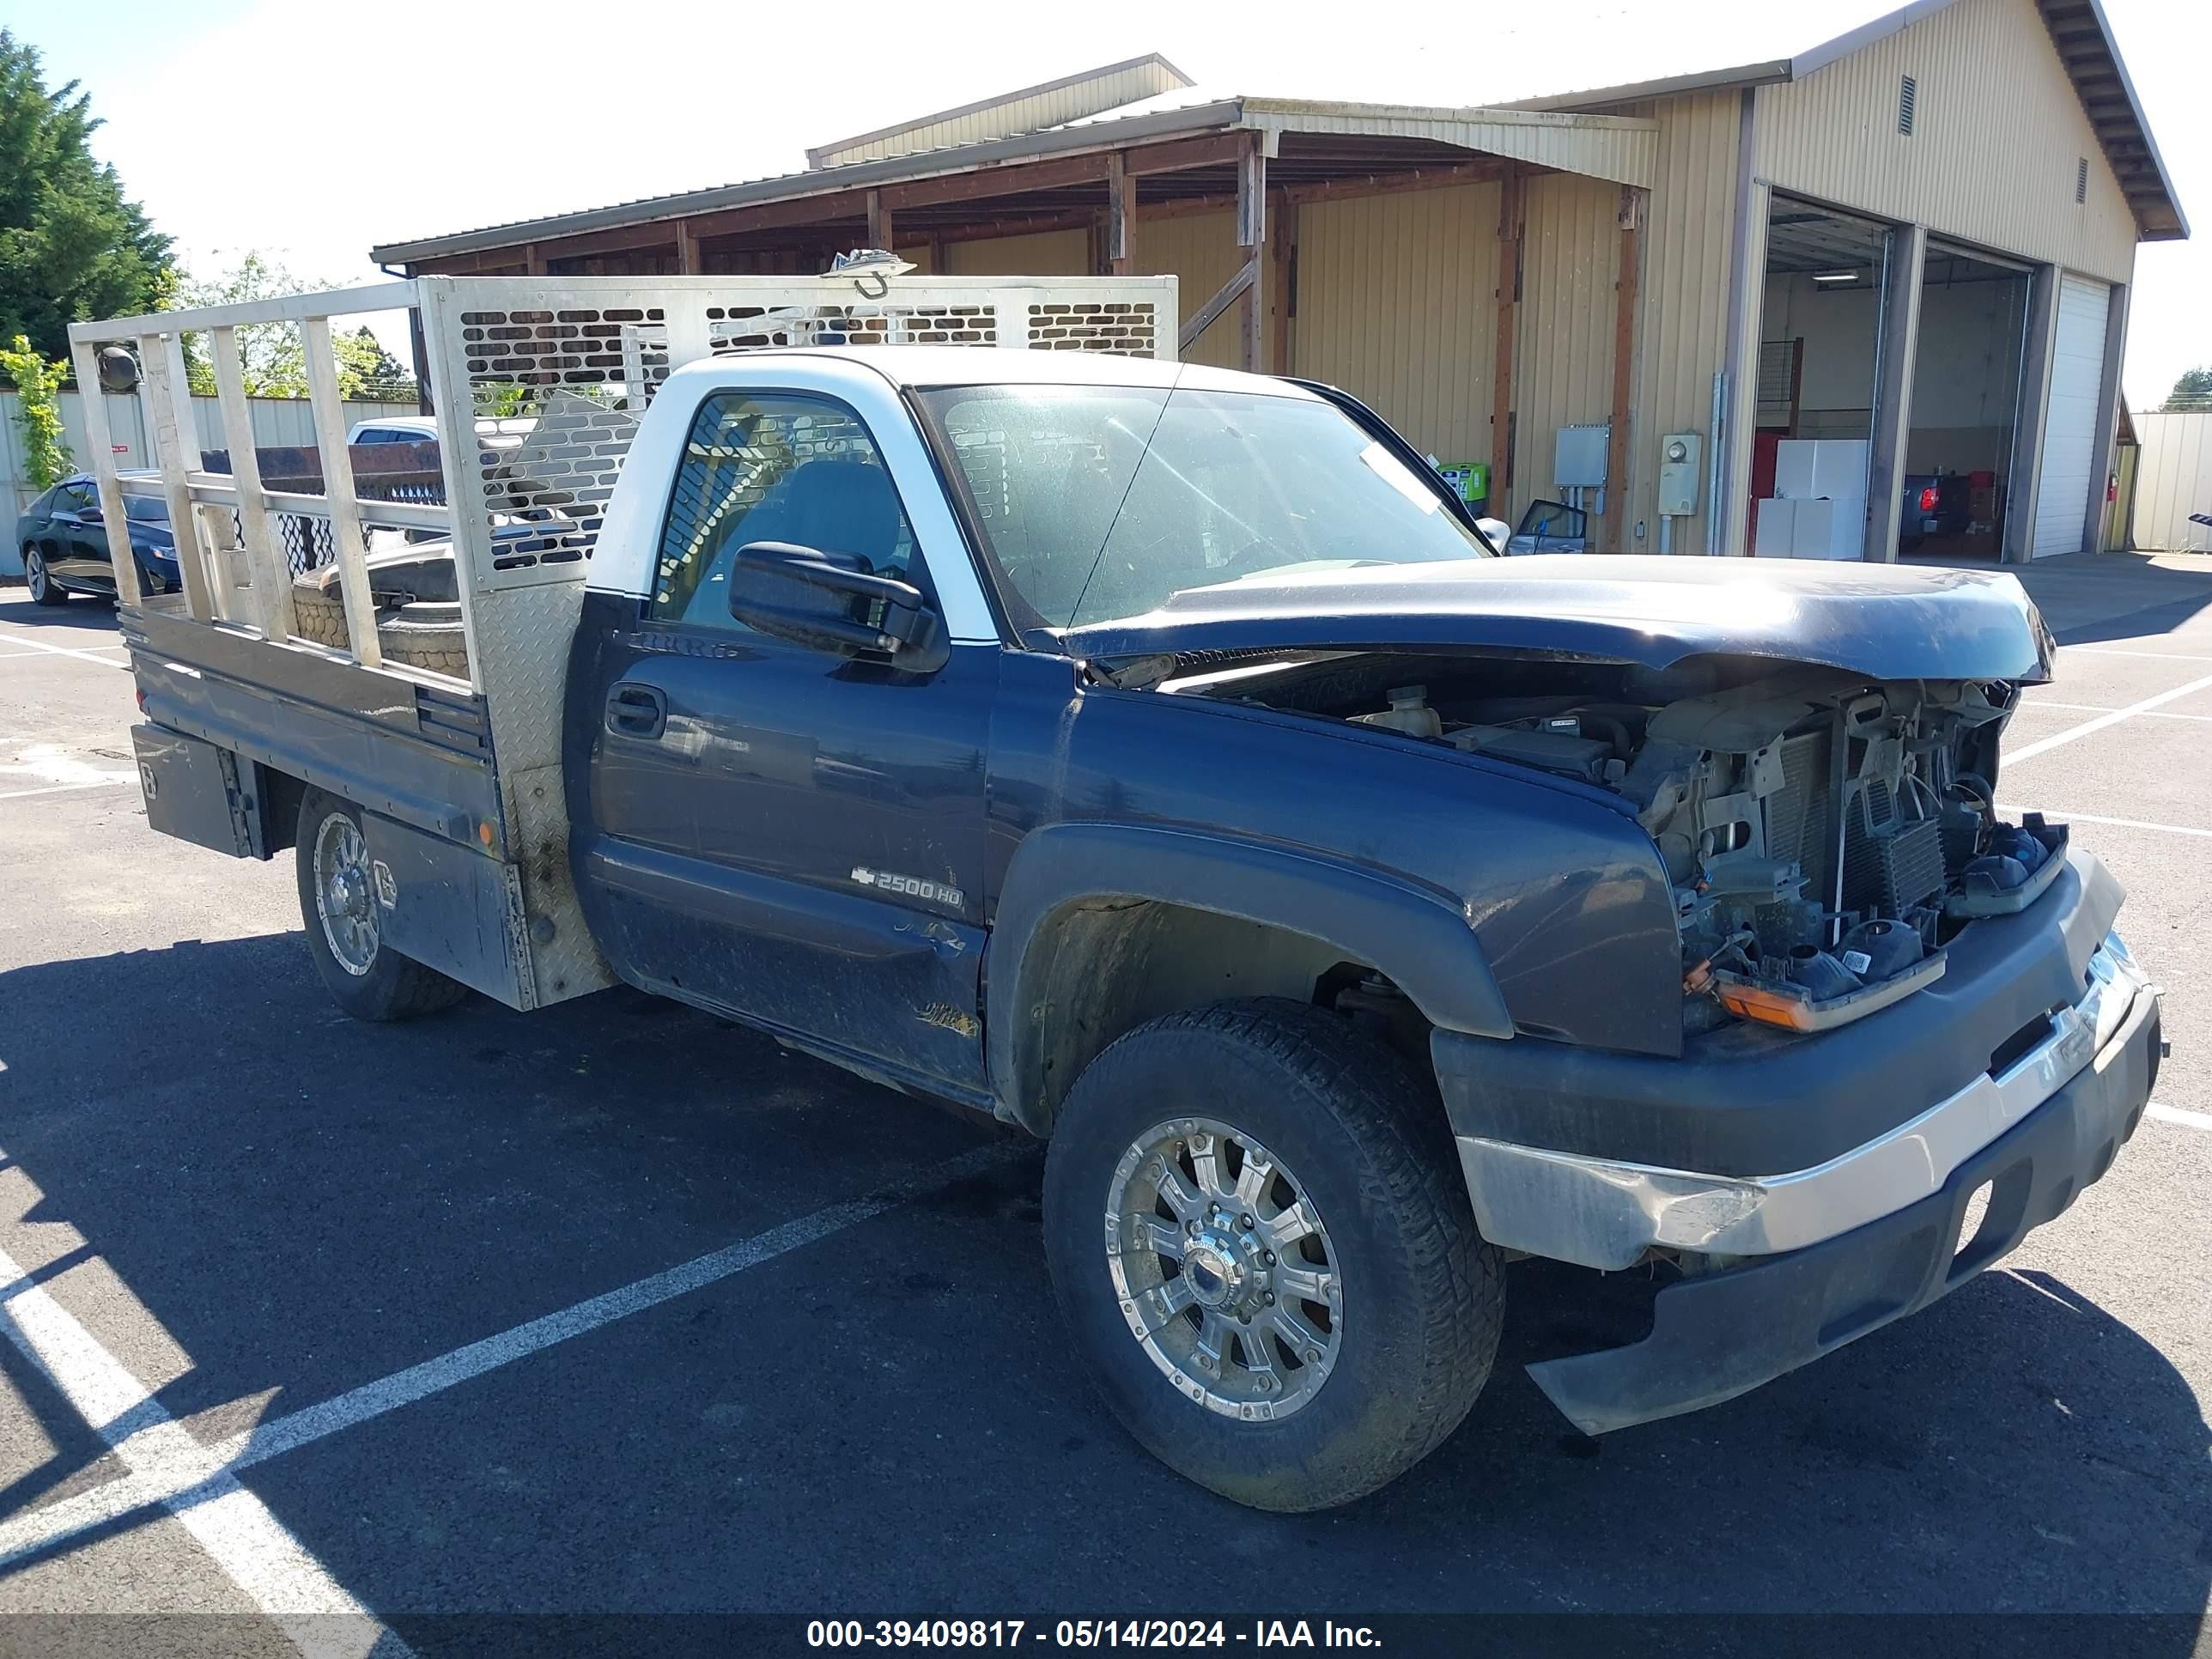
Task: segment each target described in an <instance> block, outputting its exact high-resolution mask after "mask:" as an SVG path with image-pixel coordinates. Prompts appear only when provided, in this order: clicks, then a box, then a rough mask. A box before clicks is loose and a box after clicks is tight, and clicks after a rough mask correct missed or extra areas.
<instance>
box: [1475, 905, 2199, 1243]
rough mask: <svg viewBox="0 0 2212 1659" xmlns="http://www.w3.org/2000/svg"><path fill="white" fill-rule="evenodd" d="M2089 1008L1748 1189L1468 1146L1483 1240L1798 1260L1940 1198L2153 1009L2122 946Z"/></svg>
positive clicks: (2099, 974)
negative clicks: (1995, 1066) (1952, 1088)
mask: <svg viewBox="0 0 2212 1659" xmlns="http://www.w3.org/2000/svg"><path fill="white" fill-rule="evenodd" d="M2089 978H2090V984H2089V988H2088V991H2087V994H2086V995H2084V996H2083V997H2082V999H2081V1000H2080V1001H2079V1002H2077V1003H2075V1005H2074V1006H2072V1007H2070V1008H2066V1009H2062V1010H2061V1011H2060V1012H2058V1013H2057V1014H2056V1015H2054V1016H2053V1017H2052V1018H2051V1035H2050V1036H2047V1037H2045V1039H2044V1040H2043V1041H2042V1042H2039V1043H2038V1044H2036V1046H2035V1047H2034V1048H2031V1049H2030V1050H2029V1051H2028V1052H2027V1054H2024V1055H2022V1056H2021V1058H2020V1059H2019V1060H2015V1062H2014V1063H2013V1064H2012V1065H2010V1066H2008V1067H2006V1068H2005V1070H2004V1071H2003V1072H2002V1073H1995V1074H1992V1073H1983V1074H1982V1075H1981V1076H1980V1077H1978V1078H1976V1079H1974V1080H1973V1081H1972V1083H1970V1084H1968V1085H1966V1087H1965V1088H1963V1089H1960V1091H1958V1092H1957V1093H1956V1094H1954V1095H1952V1096H1950V1097H1948V1099H1945V1100H1941V1101H1938V1102H1937V1103H1936V1104H1934V1105H1933V1106H1930V1107H1929V1109H1927V1110H1926V1111H1924V1112H1923V1113H1921V1114H1920V1115H1918V1116H1917V1117H1914V1118H1912V1119H1910V1120H1909V1121H1905V1122H1904V1123H1901V1124H1899V1125H1898V1127H1896V1128H1894V1129H1893V1130H1891V1131H1889V1133H1887V1134H1884V1135H1881V1136H1879V1137H1877V1138H1876V1139H1873V1140H1870V1141H1868V1142H1867V1143H1866V1144H1865V1145H1863V1146H1857V1147H1854V1148H1852V1149H1851V1150H1850V1152H1844V1153H1843V1154H1842V1155H1840V1156H1839V1157H1837V1158H1831V1159H1829V1160H1828V1161H1827V1162H1826V1163H1825V1164H1817V1165H1815V1166H1814V1167H1813V1168H1811V1169H1807V1170H1792V1171H1790V1172H1789V1173H1787V1174H1783V1175H1773V1176H1756V1177H1750V1178H1744V1177H1737V1176H1711V1175H1703V1174H1699V1173H1698V1172H1696V1171H1693V1170H1668V1169H1656V1168H1653V1167H1651V1166H1650V1165H1647V1164H1625V1163H1615V1162H1613V1161H1610V1160H1607V1159H1602V1158H1586V1157H1581V1156H1577V1155H1575V1154H1571V1153H1566V1152H1549V1151H1546V1150H1544V1149H1542V1148H1540V1147H1532V1146H1516V1145H1514V1144H1511V1143H1510V1142H1506V1141H1501V1140H1491V1139H1484V1138H1482V1137H1480V1136H1474V1135H1461V1136H1459V1137H1457V1139H1458V1142H1459V1155H1460V1164H1461V1166H1462V1170H1464V1172H1465V1174H1466V1177H1467V1188H1468V1196H1469V1197H1470V1198H1471V1199H1472V1200H1474V1213H1475V1219H1476V1221H1477V1222H1478V1223H1479V1224H1480V1226H1481V1228H1482V1231H1483V1236H1484V1237H1486V1238H1487V1239H1489V1240H1490V1242H1491V1243H1493V1244H1497V1245H1498V1246H1500V1247H1502V1248H1504V1249H1514V1250H1525V1251H1527V1252H1528V1253H1529V1254H1530V1255H1541V1256H1547V1257H1549V1258H1551V1259H1553V1260H1554V1261H1571V1262H1577V1263H1579V1264H1580V1265H1582V1266H1583V1267H1600V1268H1608V1269H1610V1268H1621V1267H1630V1266H1632V1265H1633V1264H1634V1263H1635V1262H1636V1261H1638V1260H1639V1259H1641V1258H1642V1257H1643V1255H1644V1252H1645V1251H1646V1250H1648V1249H1651V1248H1653V1247H1654V1246H1657V1247H1662V1248H1665V1249H1678V1250H1688V1251H1696V1252H1699V1253H1702V1254H1705V1255H1725V1256H1763V1255H1778V1254H1780V1253H1782V1252H1784V1251H1788V1250H1796V1249H1803V1248H1804V1247H1806V1246H1807V1245H1809V1244H1817V1243H1821V1242H1822V1241H1823V1240H1826V1239H1830V1238H1834V1237H1838V1236H1839V1235H1841V1234H1843V1233H1847V1232H1849V1231H1851V1230H1852V1229H1854V1228H1857V1227H1861V1226H1863V1225H1866V1224H1867V1223H1869V1222H1871V1221H1876V1220H1879V1219H1881V1218H1882V1217H1884V1216H1887V1215H1891V1214H1893V1213H1894V1212H1897V1211H1899V1210H1901V1209H1904V1208H1905V1207H1906V1206H1909V1205H1911V1204H1914V1203H1917V1202H1918V1201H1920V1200H1923V1199H1924V1198H1926V1197H1928V1196H1929V1194H1933V1193H1936V1192H1938V1191H1940V1190H1941V1189H1942V1187H1943V1185H1944V1183H1945V1182H1947V1181H1948V1180H1949V1179H1950V1177H1951V1175H1952V1173H1953V1171H1954V1170H1957V1169H1958V1168H1959V1167H1960V1165H1961V1164H1964V1163H1966V1161H1967V1160H1968V1159H1969V1158H1972V1157H1973V1156H1974V1155H1975V1154H1976V1153H1978V1152H1980V1151H1981V1150H1982V1149H1983V1148H1984V1147H1985V1146H1989V1145H1990V1142H1992V1141H1994V1140H1996V1139H1997V1138H1998V1137H1999V1136H2000V1135H2002V1134H2003V1133H2005V1132H2006V1131H2007V1130H2008V1129H2010V1128H2011V1127H2013V1126H2014V1125H2015V1124H2016V1123H2018V1122H2019V1121H2021V1119H2022V1118H2024V1117H2026V1116H2027V1115H2028V1114H2029V1113H2030V1112H2032V1111H2033V1110H2034V1109H2036V1108H2037V1107H2039V1106H2040V1105H2042V1104H2043V1103H2045V1101H2047V1100H2049V1099H2050V1098H2051V1097H2052V1096H2053V1095H2054V1094H2056V1093H2057V1091H2059V1090H2060V1089H2062V1088H2063V1087H2065V1085H2067V1084H2069V1082H2071V1081H2072V1080H2073V1079H2075V1077H2076V1076H2077V1075H2079V1074H2080V1073H2081V1071H2082V1069H2083V1068H2084V1067H2085V1066H2088V1065H2089V1064H2090V1062H2091V1061H2092V1060H2093V1059H2095V1057H2096V1056H2097V1055H2098V1054H2100V1053H2102V1052H2103V1050H2104V1048H2105V1047H2106V1044H2107V1043H2108V1042H2110V1041H2111V1040H2112V1036H2114V1034H2115V1033H2117V1032H2118V1031H2119V1030H2121V1028H2122V1027H2123V1026H2124V1024H2126V1023H2127V1020H2128V1018H2129V1015H2130V1013H2131V1012H2133V1010H2134V1008H2135V1006H2136V1002H2137V1000H2138V999H2140V998H2143V997H2150V998H2153V999H2155V998H2156V997H2157V995H2158V990H2157V987H2154V986H2153V985H2152V984H2151V983H2150V981H2148V979H2147V978H2146V977H2145V976H2144V975H2143V973H2142V969H2139V968H2138V967H2137V966H2136V963H2135V961H2134V959H2133V958H2132V957H2130V956H2129V955H2128V952H2127V947H2126V946H2125V945H2123V944H2121V942H2120V939H2119V936H2118V934H2117V933H2113V934H2108V935H2107V936H2106V939H2105V943H2104V944H2103V945H2101V946H2100V947H2099V948H2098V949H2097V950H2096V951H2093V953H2092V954H2091V956H2090V958H2089Z"/></svg>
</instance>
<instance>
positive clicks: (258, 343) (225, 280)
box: [170, 248, 415, 401]
mask: <svg viewBox="0 0 2212 1659" xmlns="http://www.w3.org/2000/svg"><path fill="white" fill-rule="evenodd" d="M337 286H338V284H337V283H323V282H310V281H308V280H307V279H305V278H303V277H299V276H294V275H293V274H292V273H291V272H290V271H289V270H286V269H285V268H284V267H283V265H281V264H277V263H276V261H275V260H274V259H271V258H268V257H266V256H265V255H264V254H263V253H262V252H260V251H259V250H258V248H248V249H247V250H246V252H245V254H244V255H243V256H242V257H241V258H240V260H239V262H238V264H236V265H235V266H234V267H233V268H232V269H231V270H228V271H225V272H224V273H222V275H221V276H216V277H214V278H211V279H210V280H207V281H204V282H203V281H198V280H196V279H194V278H192V277H190V276H187V277H185V279H184V280H183V282H182V283H180V284H179V287H178V289H177V292H176V296H175V301H174V305H173V307H170V308H173V309H181V308H184V307H193V306H222V305H236V304H240V303H242V302H244V301H249V300H278V299H284V298H288V297H289V296H290V295H295V294H323V293H327V292H328V291H329V290H330V289H333V288H336V287H337ZM237 332H238V358H239V379H240V380H241V381H242V382H243V383H244V384H245V387H246V396H247V397H249V398H304V397H306V396H307V349H306V345H305V343H304V342H303V341H302V339H301V331H300V326H299V325H298V324H296V323H246V324H244V325H241V326H240V328H239V329H238V331H237ZM331 356H334V357H336V358H337V380H338V395H339V396H340V397H342V398H358V397H361V396H362V394H363V393H364V392H371V391H374V392H375V393H376V394H377V395H378V396H380V397H383V396H389V397H393V398H398V399H400V400H403V401H404V400H408V399H411V398H413V397H414V396H415V380H414V377H413V376H412V375H410V374H408V373H407V371H406V370H405V369H404V368H401V367H400V366H399V363H398V360H397V359H395V358H394V357H393V356H392V354H391V353H390V352H388V351H386V349H384V347H383V346H382V345H381V344H380V343H378V341H377V337H376V336H375V335H374V334H372V333H371V332H369V331H368V328H367V326H366V325H364V326H362V327H360V328H357V329H356V330H355V331H353V332H352V333H350V334H344V333H333V334H332V335H331ZM185 378H186V379H187V380H190V381H191V387H192V390H193V391H194V392H199V393H201V394H202V395H204V396H209V397H212V396H213V395H214V393H215V389H216V387H215V363H214V360H213V359H212V358H211V357H210V356H209V348H208V343H207V337H206V335H205V334H204V333H198V332H195V333H191V334H187V335H185Z"/></svg>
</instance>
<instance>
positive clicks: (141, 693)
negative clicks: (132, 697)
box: [138, 686, 146, 714]
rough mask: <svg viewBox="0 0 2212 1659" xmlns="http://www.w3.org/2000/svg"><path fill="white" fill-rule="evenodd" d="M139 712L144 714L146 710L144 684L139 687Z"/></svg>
mask: <svg viewBox="0 0 2212 1659" xmlns="http://www.w3.org/2000/svg"><path fill="white" fill-rule="evenodd" d="M138 712H139V713H140V714H144V713H145V712H146V688H145V687H143V686H141V687H139V688H138Z"/></svg>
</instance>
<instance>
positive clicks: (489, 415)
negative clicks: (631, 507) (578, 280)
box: [461, 306, 668, 570]
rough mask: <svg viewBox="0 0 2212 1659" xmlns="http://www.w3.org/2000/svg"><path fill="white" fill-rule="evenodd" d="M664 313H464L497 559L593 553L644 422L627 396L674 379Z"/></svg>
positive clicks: (508, 566) (534, 560)
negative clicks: (670, 374) (632, 442)
mask: <svg viewBox="0 0 2212 1659" xmlns="http://www.w3.org/2000/svg"><path fill="white" fill-rule="evenodd" d="M461 337H462V339H463V341H464V342H465V344H466V346H467V349H468V371H469V395H470V407H471V412H472V413H473V414H474V415H475V416H476V417H477V422H478V423H479V424H478V440H477V442H478V449H477V465H476V471H477V477H478V479H479V480H480V483H481V486H482V491H483V495H482V501H483V508H484V511H485V512H486V513H488V514H489V517H490V520H491V524H492V526H493V541H494V548H495V551H494V555H493V558H492V568H493V569H495V570H520V569H525V568H528V567H530V566H532V565H540V564H573V563H576V562H580V561H582V560H584V559H586V558H589V557H590V556H591V551H592V544H593V542H594V541H596V540H597V539H598V537H599V523H600V520H601V518H602V517H603V516H604V514H605V509H606V503H607V501H608V499H609V498H610V497H611V496H612V495H613V494H614V488H615V480H616V478H617V477H619V476H620V475H621V472H622V464H623V457H624V456H625V455H627V454H628V453H629V444H630V440H631V439H632V438H633V437H634V436H635V435H636V432H637V418H636V416H635V414H633V413H632V412H631V411H630V410H629V408H628V407H627V406H626V405H627V403H628V401H629V399H630V398H631V397H632V395H633V394H635V397H636V398H637V399H638V400H639V401H640V402H642V401H643V400H644V399H645V398H649V397H650V396H651V395H652V392H653V388H654V387H656V386H659V383H660V382H661V381H662V380H665V379H666V378H667V374H668V341H667V330H666V327H665V313H663V312H662V311H660V310H659V308H658V307H650V308H648V307H613V306H611V307H605V308H603V309H589V308H570V309H563V310H559V311H467V312H463V313H461Z"/></svg>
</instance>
